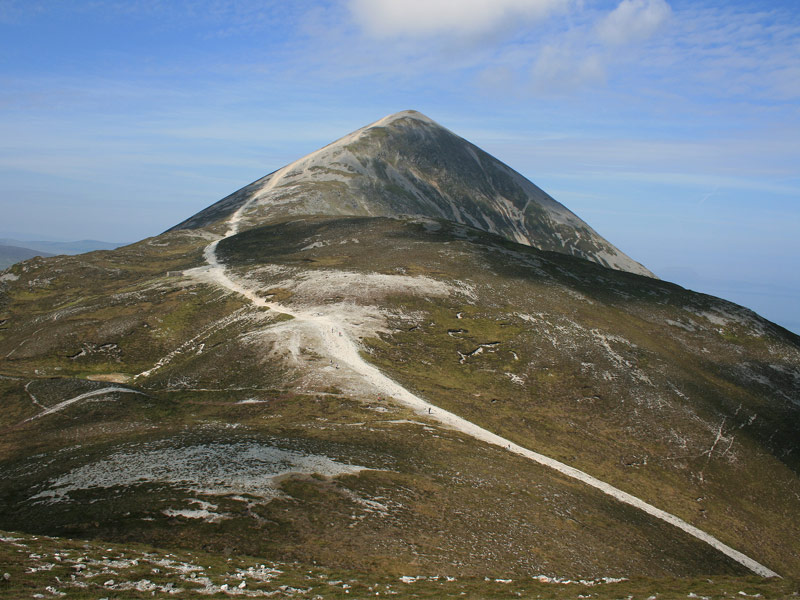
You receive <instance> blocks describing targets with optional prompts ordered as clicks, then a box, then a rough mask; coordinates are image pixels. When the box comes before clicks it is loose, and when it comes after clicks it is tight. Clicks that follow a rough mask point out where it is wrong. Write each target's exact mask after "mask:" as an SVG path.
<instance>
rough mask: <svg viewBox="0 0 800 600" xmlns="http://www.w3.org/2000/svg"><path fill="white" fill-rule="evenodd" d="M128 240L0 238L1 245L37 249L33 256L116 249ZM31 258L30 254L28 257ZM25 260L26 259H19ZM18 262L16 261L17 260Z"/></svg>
mask: <svg viewBox="0 0 800 600" xmlns="http://www.w3.org/2000/svg"><path fill="white" fill-rule="evenodd" d="M125 244H126V242H101V241H98V240H78V241H76V242H48V241H44V240H36V241H27V240H26V241H21V240H15V239H10V238H5V239H4V238H0V246H3V245H5V246H18V247H20V248H26V249H30V250H35V251H36V254H32V255H31V256H54V255H56V254H70V255H71V254H83V253H84V252H92V251H93V250H114V249H115V248H119V247H120V246H124V245H125ZM42 252H44V253H45V254H42ZM26 258H30V256H28V257H26ZM19 260H24V259H22V258H21V259H19ZM15 262H16V261H15Z"/></svg>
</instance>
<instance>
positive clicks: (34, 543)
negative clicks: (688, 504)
mask: <svg viewBox="0 0 800 600" xmlns="http://www.w3.org/2000/svg"><path fill="white" fill-rule="evenodd" d="M0 565H2V568H0V571H2V573H0V577H2V579H0V594H2V595H3V597H7V598H60V597H63V598H75V599H81V598H109V599H111V598H119V599H124V598H152V597H154V596H156V597H159V598H167V597H169V598H230V597H235V598H308V599H318V600H323V599H326V598H329V599H335V598H339V599H343V598H375V597H381V596H383V597H390V598H391V597H395V598H407V597H413V598H487V599H489V598H551V599H562V598H563V599H567V598H569V599H573V598H596V599H598V600H602V599H604V598H608V599H610V598H628V599H630V600H638V599H652V600H655V599H678V598H700V599H705V600H717V599H720V600H721V599H724V598H736V599H738V600H741V599H743V598H764V599H770V598H776V599H778V598H780V599H786V598H792V597H797V596H798V595H799V594H800V592H798V590H799V589H800V587H798V584H797V583H796V582H791V581H787V580H775V579H772V580H764V579H760V578H756V577H750V578H732V577H718V576H717V577H714V578H713V579H711V578H706V579H700V580H689V579H684V580H674V579H673V580H661V581H659V580H651V579H642V578H633V579H626V578H601V579H568V578H554V577H550V576H548V575H544V574H542V575H535V574H534V575H530V576H523V577H519V576H508V577H505V576H497V577H486V576H484V577H463V576H454V575H448V574H446V572H445V573H442V574H436V575H418V574H415V572H414V570H413V569H410V570H409V571H408V572H407V574H405V575H391V576H387V575H378V574H375V573H369V574H367V573H361V572H357V571H341V570H335V569H328V568H324V567H320V566H316V565H303V564H301V563H297V562H290V563H285V562H273V561H266V562H265V561H259V560H257V559H254V558H253V557H248V556H239V555H235V554H234V555H229V556H221V555H219V554H209V553H205V552H187V551H185V550H172V551H168V550H165V549H163V548H152V547H148V546H144V545H141V544H128V545H124V546H120V545H118V544H108V543H102V544H101V543H97V542H91V541H82V540H71V539H63V538H52V537H45V536H32V535H25V534H10V533H0Z"/></svg>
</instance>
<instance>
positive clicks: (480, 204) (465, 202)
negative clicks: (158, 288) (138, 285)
mask: <svg viewBox="0 0 800 600" xmlns="http://www.w3.org/2000/svg"><path fill="white" fill-rule="evenodd" d="M237 210H239V211H240V214H241V223H242V226H243V227H245V228H246V227H253V226H258V225H262V224H266V223H269V222H273V221H275V220H279V219H285V218H287V217H291V216H299V215H338V216H382V217H387V216H388V217H398V216H405V215H419V216H426V217H432V218H439V219H447V220H450V221H454V222H457V223H461V224H464V225H468V226H470V227H474V228H477V229H481V230H484V231H488V232H491V233H496V234H498V235H501V236H503V237H506V238H508V239H510V240H513V241H516V242H518V243H521V244H526V245H530V246H534V247H537V248H540V249H542V250H549V251H554V252H560V253H564V254H569V255H573V256H578V257H580V258H584V259H587V260H591V261H593V262H597V263H599V264H602V265H605V266H607V267H611V268H614V269H619V270H623V271H629V272H632V273H637V274H640V275H647V276H650V277H652V276H653V274H652V273H651V272H650V271H648V270H647V269H645V268H644V267H643V266H642V265H640V264H639V263H637V262H635V261H634V260H632V259H631V258H629V257H628V256H626V255H625V254H623V253H622V252H620V251H619V250H618V249H617V248H615V247H614V246H613V245H612V244H610V243H609V242H608V241H606V240H604V239H603V238H602V237H600V236H599V235H598V234H597V233H596V232H595V231H594V230H593V229H592V228H591V227H589V225H587V224H586V223H585V222H584V221H582V220H581V219H580V218H578V217H577V216H576V215H575V214H574V213H572V212H571V211H569V210H568V209H567V208H566V207H565V206H563V205H562V204H560V203H559V202H557V201H556V200H554V199H553V198H552V197H551V196H549V195H548V194H547V193H545V192H544V191H543V190H541V189H540V188H539V187H537V186H536V185H534V184H533V183H532V182H530V181H529V180H527V179H526V178H525V177H523V176H522V175H520V174H519V173H517V172H516V171H514V170H513V169H511V168H510V167H508V166H507V165H505V164H503V163H502V162H500V161H499V160H497V159H496V158H494V157H493V156H491V155H489V154H488V153H486V152H484V151H483V150H481V149H480V148H478V147H477V146H475V145H474V144H472V143H470V142H468V141H467V140H465V139H463V138H461V137H459V136H458V135H456V134H455V133H453V132H451V131H450V130H448V129H446V128H444V127H442V126H441V125H439V124H438V123H436V122H435V121H434V120H432V119H430V118H429V117H427V116H425V115H423V114H422V113H420V112H417V111H414V110H404V111H401V112H398V113H394V114H391V115H388V116H386V117H383V118H382V119H379V120H377V121H375V122H374V123H371V124H369V125H367V126H365V127H362V128H361V129H358V130H356V131H354V132H352V133H350V134H348V135H346V136H344V137H342V138H340V139H338V140H336V141H335V142H332V143H331V144H328V145H327V146H324V147H322V148H320V149H319V150H317V151H315V152H312V153H311V154H308V155H307V156H304V157H302V158H300V159H299V160H296V161H295V162H293V163H291V164H289V165H287V166H285V167H283V168H282V169H279V170H277V171H275V172H273V173H270V174H269V175H267V176H265V177H263V178H261V179H259V180H258V181H255V182H253V183H251V184H250V185H248V186H246V187H244V188H242V189H240V190H238V191H237V192H235V193H233V194H231V195H230V196H228V197H226V198H223V199H222V200H220V201H219V202H217V203H216V204H214V205H212V206H210V207H209V208H207V209H205V210H203V211H201V212H199V213H197V214H196V215H194V216H193V217H191V218H189V219H187V220H186V221H184V222H183V223H181V224H179V225H177V226H176V227H175V228H174V229H187V228H192V229H193V228H203V227H213V226H214V225H215V224H218V223H220V222H221V221H222V220H224V219H226V218H227V217H228V216H230V215H231V214H232V213H233V212H234V211H237Z"/></svg>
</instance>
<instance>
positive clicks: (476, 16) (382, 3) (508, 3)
mask: <svg viewBox="0 0 800 600" xmlns="http://www.w3.org/2000/svg"><path fill="white" fill-rule="evenodd" d="M571 3H572V0H403V1H402V2H400V1H398V0H350V11H351V13H352V14H353V16H354V18H355V19H356V21H357V22H358V23H359V24H360V25H361V27H362V28H363V29H364V30H365V31H366V32H367V33H368V34H370V35H372V36H375V37H398V36H428V35H442V34H445V35H468V36H469V35H485V34H489V33H493V32H495V31H498V30H499V29H501V28H503V27H506V26H508V25H509V24H510V23H515V22H518V21H520V20H522V21H536V20H540V19H543V18H545V17H547V16H549V15H550V14H552V13H554V12H557V11H559V10H564V9H566V8H567V7H568V6H569V5H570V4H571Z"/></svg>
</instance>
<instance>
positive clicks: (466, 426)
mask: <svg viewBox="0 0 800 600" xmlns="http://www.w3.org/2000/svg"><path fill="white" fill-rule="evenodd" d="M318 152H319V151H318ZM311 156H312V155H309V156H308V157H304V158H303V159H301V161H304V160H307V159H308V158H310V157H311ZM299 162H300V161H296V163H292V164H290V165H288V166H286V167H284V168H283V169H280V170H279V171H276V172H275V173H274V174H273V176H272V177H271V178H270V180H269V181H268V182H267V184H266V185H265V187H264V188H263V191H264V192H266V191H269V190H271V189H274V188H275V187H276V186H277V185H278V183H280V181H281V180H282V179H283V177H284V175H285V174H286V173H289V172H291V170H292V168H293V167H294V166H295V165H296V164H297V163H299ZM251 202H252V201H251ZM249 206H250V202H248V203H245V204H243V205H242V206H241V207H240V208H239V209H238V210H237V211H236V212H235V213H234V214H233V215H232V216H231V218H230V220H229V229H228V231H227V232H226V234H225V236H224V237H222V238H220V239H219V240H216V241H214V242H212V243H210V244H209V245H208V246H207V247H206V249H205V253H204V255H205V259H206V261H207V262H208V267H206V268H205V269H204V273H203V276H204V278H206V279H210V280H212V281H214V282H215V283H217V284H218V285H220V286H222V287H224V288H227V289H229V290H231V291H234V292H237V293H239V294H241V295H242V296H244V297H246V298H247V299H248V300H250V301H251V302H252V303H253V304H254V305H256V306H263V307H267V308H270V309H272V310H275V311H278V312H281V313H284V314H287V315H290V316H292V317H294V319H296V321H297V325H298V326H299V325H301V324H303V325H308V324H311V325H313V326H315V327H316V329H317V332H318V334H319V338H320V339H321V343H322V348H319V349H315V350H322V351H323V352H324V353H325V354H326V355H328V356H330V357H332V358H335V360H336V361H338V362H340V363H342V364H344V365H346V366H348V367H349V368H350V369H352V370H353V371H354V372H356V373H358V374H359V375H361V376H362V377H363V379H364V380H365V381H366V382H367V383H369V384H371V385H372V386H373V387H374V388H375V389H376V390H377V391H378V392H379V393H380V394H381V395H384V396H388V397H392V398H394V399H395V400H397V401H399V402H402V403H403V404H405V405H407V406H409V407H410V408H412V409H413V410H415V411H416V412H417V413H418V414H421V415H426V416H427V417H428V418H430V419H433V420H436V421H439V422H440V423H442V424H444V425H446V426H449V427H451V428H452V429H455V430H457V431H460V432H462V433H465V434H467V435H469V436H472V437H473V438H475V439H478V440H481V441H483V442H486V443H489V444H494V445H495V446H500V447H502V448H504V449H506V450H508V451H509V452H513V453H514V454H518V455H520V456H524V457H525V458H528V459H530V460H532V461H534V462H537V463H539V464H541V465H544V466H546V467H550V468H551V469H554V470H556V471H558V472H559V473H562V474H564V475H566V476H567V477H571V478H573V479H576V480H578V481H580V482H582V483H585V484H586V485H590V486H592V487H593V488H596V489H598V490H600V491H601V492H603V493H605V494H608V495H609V496H612V497H613V498H616V499H617V500H619V501H620V502H624V503H625V504H629V505H630V506H634V507H636V508H638V509H639V510H642V511H644V512H646V513H647V514H649V515H652V516H654V517H656V518H657V519H661V520H662V521H665V522H667V523H669V524H671V525H674V526H675V527H677V528H678V529H681V530H683V531H685V532H686V533H688V534H689V535H691V536H693V537H695V538H697V539H699V540H701V541H703V542H705V543H707V544H709V545H710V546H712V547H713V548H715V549H717V550H719V551H720V552H722V553H723V554H725V555H726V556H728V557H730V558H732V559H733V560H735V561H736V562H738V563H739V564H741V565H743V566H745V567H747V568H748V569H750V570H751V571H753V572H754V573H756V574H757V575H761V576H762V577H779V575H778V574H777V573H775V572H774V571H772V570H771V569H768V568H767V567H765V566H764V565H762V564H760V563H758V562H756V561H755V560H753V559H752V558H750V557H748V556H746V555H744V554H742V553H741V552H739V551H738V550H735V549H734V548H731V547H730V546H728V545H727V544H724V543H723V542H721V541H719V540H718V539H717V538H715V537H714V536H712V535H710V534H708V533H706V532H705V531H702V530H701V529H698V528H697V527H695V526H693V525H690V524H689V523H687V522H686V521H684V520H683V519H680V518H678V517H676V516H675V515H673V514H670V513H668V512H665V511H663V510H661V509H659V508H656V507H655V506H653V505H651V504H648V503H647V502H644V501H643V500H640V499H639V498H637V497H635V496H632V495H631V494H628V493H627V492H623V491H622V490H620V489H618V488H615V487H614V486H612V485H609V484H608V483H605V482H603V481H600V480H599V479H597V478H595V477H592V476H591V475H589V474H588V473H584V472H583V471H580V470H578V469H575V468H573V467H570V466H569V465H566V464H564V463H562V462H559V461H557V460H554V459H552V458H549V457H547V456H544V455H543V454H539V453H538V452H534V451H532V450H528V449H527V448H524V447H522V446H520V445H518V444H515V443H514V442H512V441H510V440H507V439H505V438H503V437H500V436H499V435H496V434H494V433H492V432H491V431H488V430H486V429H484V428H482V427H479V426H478V425H476V424H474V423H472V422H470V421H467V420H466V419H462V418H461V417H459V416H458V415H456V414H453V413H451V412H448V411H446V410H443V409H441V408H438V407H437V406H434V405H433V404H430V403H429V402H426V401H425V400H423V399H422V398H420V397H419V396H416V395H414V394H412V393H411V392H409V391H408V390H407V389H406V388H404V387H403V386H401V385H400V384H398V383H397V382H395V381H393V380H392V379H390V378H389V377H387V376H386V375H384V374H383V373H382V372H381V371H380V370H378V369H377V368H376V367H374V366H372V365H370V364H369V363H367V362H366V361H365V360H364V359H363V358H361V355H360V354H359V352H358V348H357V346H356V344H355V342H354V341H353V340H352V339H351V338H350V337H349V335H348V334H347V332H346V331H343V330H342V329H341V328H340V327H339V324H338V323H337V322H335V321H333V320H332V319H331V318H330V317H328V316H325V315H324V314H320V313H318V312H315V311H311V310H309V311H304V310H302V309H295V308H290V307H286V306H283V305H280V304H277V303H274V302H268V301H266V300H265V299H263V298H260V297H259V296H257V295H256V293H255V291H254V290H252V289H250V288H248V287H246V286H245V285H243V284H242V283H241V282H239V281H237V280H234V279H233V278H232V277H231V276H230V275H229V274H228V272H227V270H226V268H225V266H224V265H223V264H222V263H221V262H220V261H219V258H218V257H217V245H218V244H219V242H220V241H221V240H223V239H226V238H229V237H231V236H234V235H236V234H237V233H238V231H239V223H240V222H241V220H242V217H243V215H244V213H245V211H247V209H248V208H249ZM284 325H286V323H284Z"/></svg>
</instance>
